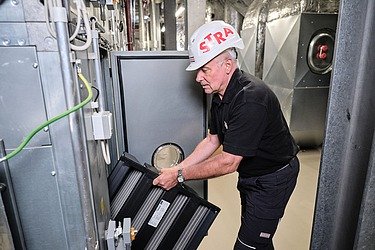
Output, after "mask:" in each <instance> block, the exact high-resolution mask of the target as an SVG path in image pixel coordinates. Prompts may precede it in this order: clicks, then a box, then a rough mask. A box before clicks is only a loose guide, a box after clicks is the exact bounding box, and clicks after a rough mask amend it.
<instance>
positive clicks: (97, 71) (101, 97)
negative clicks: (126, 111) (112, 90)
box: [92, 20, 106, 111]
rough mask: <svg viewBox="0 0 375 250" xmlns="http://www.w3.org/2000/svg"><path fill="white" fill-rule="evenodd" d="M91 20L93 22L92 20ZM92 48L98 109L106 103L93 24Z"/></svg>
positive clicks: (97, 42)
mask: <svg viewBox="0 0 375 250" xmlns="http://www.w3.org/2000/svg"><path fill="white" fill-rule="evenodd" d="M93 22H95V21H94V20H93ZM92 49H93V51H94V55H95V58H94V67H95V80H96V86H97V88H98V89H99V96H98V101H99V111H104V110H106V103H105V98H104V93H105V89H104V85H103V75H102V67H101V62H100V50H99V32H98V31H97V30H96V29H95V26H94V25H93V28H92Z"/></svg>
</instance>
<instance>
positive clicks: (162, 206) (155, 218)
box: [148, 200, 171, 227]
mask: <svg viewBox="0 0 375 250" xmlns="http://www.w3.org/2000/svg"><path fill="white" fill-rule="evenodd" d="M170 204H171V203H169V202H168V201H165V200H161V201H160V203H159V205H158V207H157V208H156V210H155V212H154V214H153V215H152V217H151V219H150V221H149V222H148V224H149V225H150V226H153V227H157V226H158V225H159V222H160V221H161V219H162V218H163V216H164V214H165V213H166V212H167V209H168V207H169V205H170Z"/></svg>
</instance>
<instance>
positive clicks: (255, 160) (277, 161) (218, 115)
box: [210, 69, 298, 177]
mask: <svg viewBox="0 0 375 250" xmlns="http://www.w3.org/2000/svg"><path fill="white" fill-rule="evenodd" d="M210 133H211V134H217V135H218V137H219V140H220V143H221V144H222V145H223V151H225V152H228V153H231V154H234V155H240V156H243V159H242V161H241V163H240V165H239V167H238V169H237V171H238V172H239V174H240V176H241V177H250V176H258V175H264V174H268V173H272V172H274V171H276V170H277V169H279V168H281V167H283V166H285V165H286V164H287V163H289V161H290V160H291V159H292V158H293V157H294V156H295V155H296V154H297V152H298V146H297V145H296V143H295V141H294V139H293V137H292V136H291V134H290V132H289V128H288V125H287V123H286V121H285V118H284V116H283V113H282V111H281V108H280V104H279V101H278V99H277V97H276V95H275V94H274V93H273V92H272V90H271V89H270V88H269V87H268V86H267V85H266V84H265V83H264V82H263V81H261V80H260V79H258V78H256V77H254V76H252V75H250V74H247V73H246V72H243V71H240V70H239V69H236V71H235V72H234V73H233V76H232V78H231V80H230V82H229V84H228V87H227V89H226V90H225V93H224V96H223V99H222V100H221V99H220V97H219V95H218V94H214V95H213V97H212V105H211V123H210Z"/></svg>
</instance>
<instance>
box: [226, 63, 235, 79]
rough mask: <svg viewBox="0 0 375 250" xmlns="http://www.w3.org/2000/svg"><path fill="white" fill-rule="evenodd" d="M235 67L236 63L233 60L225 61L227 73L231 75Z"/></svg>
mask: <svg viewBox="0 0 375 250" xmlns="http://www.w3.org/2000/svg"><path fill="white" fill-rule="evenodd" d="M233 67H234V62H233V60H231V59H227V60H226V61H225V73H226V74H227V75H229V74H230V73H231V72H232V69H233Z"/></svg>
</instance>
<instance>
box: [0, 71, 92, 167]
mask: <svg viewBox="0 0 375 250" xmlns="http://www.w3.org/2000/svg"><path fill="white" fill-rule="evenodd" d="M78 77H79V78H80V79H81V81H82V82H83V83H84V84H85V87H86V89H87V91H88V96H87V98H86V99H85V100H84V101H83V102H81V103H79V104H78V105H76V106H74V107H73V108H70V109H68V110H66V111H65V112H63V113H61V114H59V115H57V116H55V117H53V118H51V119H50V120H47V121H46V122H44V123H43V124H41V125H39V126H38V127H37V128H35V129H34V130H33V131H31V132H30V134H28V135H27V137H26V138H25V139H24V141H23V142H22V143H21V144H20V145H19V146H18V147H17V148H16V149H15V150H14V151H12V152H11V153H10V154H7V155H6V156H4V157H2V158H0V162H3V161H5V160H9V159H10V158H12V157H13V156H15V155H17V154H18V153H19V152H20V151H21V150H22V149H23V148H24V147H25V146H26V144H27V143H28V142H29V141H30V140H31V138H33V137H34V135H35V134H36V133H38V132H39V131H40V130H42V129H43V128H45V127H46V126H48V125H49V124H51V123H53V122H55V121H57V120H60V119H61V118H63V117H65V116H67V115H69V114H70V113H73V112H75V111H77V110H79V109H80V108H82V107H83V106H85V105H86V104H87V103H89V102H90V101H91V99H92V90H91V88H90V84H89V82H88V81H87V80H86V78H85V77H84V76H83V75H82V74H80V73H78Z"/></svg>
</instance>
